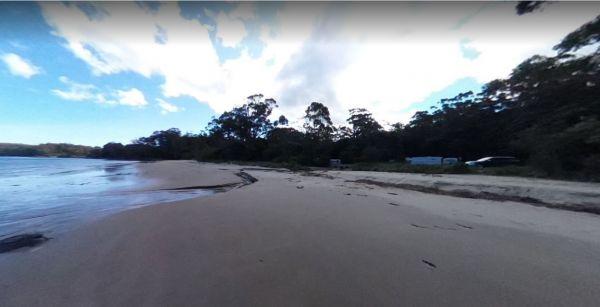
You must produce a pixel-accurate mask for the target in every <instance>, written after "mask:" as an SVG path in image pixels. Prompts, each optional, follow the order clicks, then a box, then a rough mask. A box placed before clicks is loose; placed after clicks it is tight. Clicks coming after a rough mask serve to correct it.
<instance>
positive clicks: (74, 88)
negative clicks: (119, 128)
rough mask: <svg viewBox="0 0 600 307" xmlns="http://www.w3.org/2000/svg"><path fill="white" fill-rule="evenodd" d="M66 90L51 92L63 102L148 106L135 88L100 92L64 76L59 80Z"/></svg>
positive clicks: (95, 88)
mask: <svg viewBox="0 0 600 307" xmlns="http://www.w3.org/2000/svg"><path fill="white" fill-rule="evenodd" d="M59 80H60V82H61V83H63V84H65V85H66V86H67V89H53V90H51V92H52V93H53V94H55V95H56V96H58V97H60V98H62V99H64V100H72V101H90V102H95V103H99V104H109V105H117V104H119V105H126V106H131V107H143V106H145V105H147V104H148V102H147V101H146V98H145V97H144V94H143V93H142V92H141V91H140V90H138V89H137V88H131V89H128V90H117V91H112V90H108V91H104V92H103V91H101V90H100V89H99V88H98V87H96V86H95V85H92V84H84V83H78V82H75V81H73V80H71V79H69V78H67V77H66V76H61V77H60V78H59Z"/></svg>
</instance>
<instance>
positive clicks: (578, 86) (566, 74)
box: [90, 9, 600, 175]
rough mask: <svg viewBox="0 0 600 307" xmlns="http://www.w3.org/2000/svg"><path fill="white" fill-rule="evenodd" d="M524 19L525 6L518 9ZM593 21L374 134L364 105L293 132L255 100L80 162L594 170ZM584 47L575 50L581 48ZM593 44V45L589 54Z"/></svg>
mask: <svg viewBox="0 0 600 307" xmlns="http://www.w3.org/2000/svg"><path fill="white" fill-rule="evenodd" d="M524 13H527V9H524ZM599 41H600V16H598V17H597V18H596V19H594V20H593V21H591V22H589V23H587V24H585V25H583V26H582V27H580V28H579V29H577V30H575V31H574V32H572V33H570V34H569V35H567V36H566V37H565V38H564V39H563V40H562V41H561V42H559V44H557V45H556V46H555V47H554V49H555V50H556V55H555V56H541V55H536V56H533V57H531V58H529V59H527V60H525V61H523V62H522V63H521V64H520V65H518V66H517V67H516V68H514V70H513V71H512V73H511V74H510V76H509V77H508V78H506V79H499V80H494V81H491V82H489V83H487V84H485V85H484V86H483V88H482V89H481V90H480V91H479V92H478V93H474V92H466V93H461V94H459V95H457V96H456V97H451V98H447V99H442V100H441V101H440V102H439V104H438V105H437V106H435V107H434V108H432V109H431V110H429V111H420V112H416V113H415V114H414V116H413V117H412V119H411V120H410V122H408V123H407V124H405V125H403V124H402V123H396V124H394V125H391V127H389V128H387V129H384V128H383V127H382V125H381V124H379V123H378V122H377V121H376V120H375V118H373V116H372V114H371V113H370V112H369V111H368V110H367V109H365V108H357V109H351V110H349V114H348V118H347V125H344V126H336V125H334V124H333V122H332V120H331V116H330V113H329V109H328V108H327V106H326V105H325V104H323V103H322V102H311V103H310V104H309V105H308V107H307V108H306V111H305V115H304V124H303V127H302V129H296V128H293V127H290V126H289V125H288V120H287V119H286V118H285V116H283V115H282V116H279V117H278V118H277V119H276V120H272V118H273V116H272V113H273V112H274V110H276V108H277V102H276V101H275V100H274V99H271V98H265V97H264V96H263V95H261V94H256V95H251V96H250V97H248V101H247V103H245V104H243V105H242V106H239V107H235V108H233V109H231V110H230V111H226V112H224V113H223V114H221V115H220V116H218V117H216V118H213V119H212V121H210V123H209V124H208V126H207V127H206V129H205V130H204V131H203V132H201V133H199V134H182V133H181V132H180V131H179V130H178V129H176V128H172V129H169V130H165V131H156V132H154V133H153V134H152V135H150V136H148V137H142V138H139V139H137V140H135V141H133V142H132V143H131V144H127V145H123V144H120V143H108V144H106V145H104V146H103V147H102V148H101V149H96V150H94V151H93V152H92V153H91V155H90V156H92V157H101V158H109V159H141V160H144V159H197V160H202V161H226V160H228V161H231V160H237V161H274V162H285V163H294V164H299V165H308V166H324V165H327V164H328V161H329V159H331V158H339V159H342V161H343V162H344V163H356V162H381V161H390V160H395V161H400V160H403V159H404V157H408V156H424V155H434V156H445V157H460V158H462V159H463V160H468V159H477V158H480V157H484V156H490V155H512V156H517V157H519V158H520V159H522V160H524V161H527V163H528V164H529V165H530V166H531V167H534V168H536V169H539V170H542V171H544V172H545V173H547V174H549V175H553V174H564V173H578V174H590V175H593V174H598V173H600V87H599V83H600V80H599V78H598V71H599V68H600V52H599V51H600V48H599V47H598V46H597V44H598V42H599ZM584 47H586V49H590V48H592V51H587V52H585V53H583V52H578V51H581V50H582V48H584ZM593 48H596V49H595V50H594V49H593Z"/></svg>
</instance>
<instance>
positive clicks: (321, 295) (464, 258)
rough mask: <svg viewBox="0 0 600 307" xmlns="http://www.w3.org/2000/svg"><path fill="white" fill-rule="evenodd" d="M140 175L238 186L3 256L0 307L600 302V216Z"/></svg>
mask: <svg viewBox="0 0 600 307" xmlns="http://www.w3.org/2000/svg"><path fill="white" fill-rule="evenodd" d="M140 167H141V173H142V174H143V175H144V176H147V178H149V179H152V180H153V183H152V186H151V187H150V188H152V189H167V188H171V189H177V188H185V187H196V186H209V185H219V184H237V185H238V186H235V187H234V188H231V189H228V191H227V192H225V193H216V194H213V195H210V196H207V197H199V198H192V199H187V200H183V201H177V202H173V203H170V204H169V205H168V206H158V205H149V206H144V207H141V208H136V209H131V210H125V211H122V212H119V213H117V214H113V215H110V216H107V217H104V218H102V219H100V220H98V221H95V222H93V223H90V224H88V225H84V226H82V227H80V228H79V229H77V230H74V231H72V232H70V233H68V234H67V235H64V236H61V237H59V238H56V239H54V240H51V241H48V242H47V243H45V244H43V245H40V246H39V247H38V248H35V249H32V250H22V251H15V252H11V253H7V254H0V269H1V270H2V271H3V274H2V275H0V285H1V286H2V290H3V291H2V292H3V293H4V295H0V305H3V306H19V305H32V306H36V305H40V306H41V305H52V304H54V305H64V306H77V305H79V306H80V305H123V306H124V305H131V304H136V305H140V304H141V305H150V306H161V305H190V304H192V305H208V306H210V305H220V306H223V305H229V306H231V305H248V304H255V305H267V306H274V305H316V306H325V305H350V306H357V305H369V304H370V305H373V304H375V305H386V306H391V305H398V304H420V305H465V304H466V305H482V304H485V303H486V302H487V303H489V301H494V302H496V303H497V304H501V305H510V304H526V303H531V304H571V305H573V304H575V305H590V304H593V302H596V301H598V299H600V294H598V293H597V292H596V291H595V290H594V289H596V288H599V287H600V281H599V280H598V278H597V276H598V275H599V274H600V260H598V259H600V237H599V236H597V234H598V233H600V219H598V217H597V216H595V215H592V214H587V213H578V212H570V211H564V210H554V209H548V208H544V207H534V206H524V205H523V204H521V203H516V202H512V201H506V202H498V201H493V200H485V199H472V198H457V197H451V196H446V195H436V194H427V193H421V192H416V191H410V190H405V189H400V188H398V187H394V186H390V187H377V186H372V185H367V184H363V183H360V182H352V181H351V180H354V181H356V180H360V178H363V177H369V176H370V177H374V178H375V179H376V180H380V181H381V180H383V181H386V182H388V181H390V182H394V180H395V181H399V180H401V178H404V177H402V176H400V175H398V174H395V175H394V174H389V175H385V176H383V178H378V177H376V176H377V174H371V173H356V172H329V171H328V172H317V173H314V174H302V173H295V172H288V171H284V170H272V169H264V168H257V167H249V166H237V165H227V164H210V163H198V162H195V161H163V162H154V163H144V164H141V165H140ZM242 171H243V172H246V173H247V174H248V175H250V176H253V177H255V178H256V179H257V180H258V181H257V182H254V183H253V184H250V185H243V180H242V178H240V177H239V176H237V175H236V173H239V172H242ZM359 177H360V178H359ZM403 180H405V181H406V180H408V179H406V178H404V179H403ZM540 281H542V282H541V283H540ZM565 284H568V285H569V286H568V287H565ZM432 293H434V294H435V295H432Z"/></svg>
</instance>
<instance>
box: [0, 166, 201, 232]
mask: <svg viewBox="0 0 600 307" xmlns="http://www.w3.org/2000/svg"><path fill="white" fill-rule="evenodd" d="M137 163H140V162H132V161H108V160H99V159H67V158H25V157H0V239H2V238H4V237H7V236H10V235H15V234H19V233H25V232H43V233H44V234H48V235H50V236H52V235H57V234H60V233H63V232H65V231H68V230H70V229H72V228H74V227H77V226H79V225H81V224H82V223H85V222H89V221H92V220H94V219H97V218H100V217H102V216H105V215H107V214H111V213H115V212H119V211H122V210H126V209H131V208H136V207H139V206H144V205H148V204H155V203H168V202H172V201H176V200H182V199H187V198H192V197H198V196H203V195H210V194H212V193H213V192H212V191H209V190H190V191H139V190H140V188H142V189H143V187H144V186H146V185H148V184H150V183H151V182H150V180H149V179H147V178H143V177H141V176H139V174H138V171H137V168H136V164H137ZM134 190H136V191H134Z"/></svg>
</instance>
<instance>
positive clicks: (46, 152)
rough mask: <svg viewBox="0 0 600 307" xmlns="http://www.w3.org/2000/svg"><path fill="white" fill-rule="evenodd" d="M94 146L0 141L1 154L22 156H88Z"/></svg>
mask: <svg viewBox="0 0 600 307" xmlns="http://www.w3.org/2000/svg"><path fill="white" fill-rule="evenodd" d="M93 149H94V148H93V147H89V146H83V145H73V144H65V143H46V144H39V145H26V144H14V143H0V156H21V157H87V156H88V155H89V154H90V152H91V151H92V150H93Z"/></svg>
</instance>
